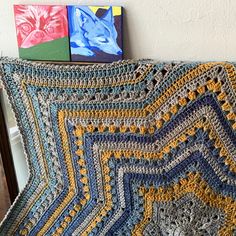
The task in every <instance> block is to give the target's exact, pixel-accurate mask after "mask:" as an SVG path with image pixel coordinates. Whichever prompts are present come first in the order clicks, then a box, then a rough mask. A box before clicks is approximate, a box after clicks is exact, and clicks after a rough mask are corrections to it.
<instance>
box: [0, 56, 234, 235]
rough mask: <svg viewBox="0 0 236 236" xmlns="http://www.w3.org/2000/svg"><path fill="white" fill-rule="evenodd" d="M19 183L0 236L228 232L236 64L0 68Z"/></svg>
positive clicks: (3, 64) (1, 63)
mask: <svg viewBox="0 0 236 236" xmlns="http://www.w3.org/2000/svg"><path fill="white" fill-rule="evenodd" d="M0 81H1V82H2V84H3V86H4V88H5V90H6V92H7V94H8V97H9V101H10V104H11V106H12V108H13V111H14V113H15V117H16V120H17V124H18V127H19V129H20V133H21V135H22V142H23V146H24V150H25V154H26V156H27V162H28V168H29V179H28V182H27V184H26V186H25V188H24V189H23V191H22V192H21V193H20V194H19V195H18V197H17V199H16V200H15V202H14V204H13V205H12V207H11V209H10V210H9V212H8V214H7V215H6V217H5V218H4V220H3V221H2V222H1V224H0V235H1V236H11V235H31V236H35V235H39V236H40V235H54V236H56V235H66V236H67V235H82V236H85V235H90V236H95V235H110V236H112V235H134V236H136V235H137V236H139V235H146V236H153V235H154V236H155V235H164V236H166V235H173V236H174V235H181V236H182V235H183V236H184V235H185V236H190V235H191V236H192V235H199V236H200V235H204V236H205V235H208V236H214V235H225V236H229V235H236V132H235V131H236V64H234V63H229V62H206V63H201V62H155V61H151V60H137V61H132V60H130V61H119V62H115V63H111V64H101V65H90V66H66V65H53V64H43V63H35V62H27V61H23V60H20V59H10V58H1V59H0Z"/></svg>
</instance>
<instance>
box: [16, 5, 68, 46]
mask: <svg viewBox="0 0 236 236" xmlns="http://www.w3.org/2000/svg"><path fill="white" fill-rule="evenodd" d="M14 13H15V22H16V33H17V41H18V46H19V48H29V47H32V46H35V45H37V44H41V43H45V42H49V41H52V40H55V39H59V38H63V37H68V23H67V9H66V6H34V5H14Z"/></svg>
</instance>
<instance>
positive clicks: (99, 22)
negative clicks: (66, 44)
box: [67, 6, 123, 62]
mask: <svg viewBox="0 0 236 236" xmlns="http://www.w3.org/2000/svg"><path fill="white" fill-rule="evenodd" d="M67 8H68V20H69V35H70V51H71V60H72V61H86V62H112V61H117V60H121V59H122V58H123V45H122V7H119V6H68V7H67Z"/></svg>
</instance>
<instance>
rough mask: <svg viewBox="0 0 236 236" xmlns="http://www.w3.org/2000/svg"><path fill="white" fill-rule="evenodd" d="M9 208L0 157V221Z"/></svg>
mask: <svg viewBox="0 0 236 236" xmlns="http://www.w3.org/2000/svg"><path fill="white" fill-rule="evenodd" d="M9 207H10V198H9V193H8V189H7V182H6V177H5V173H4V170H3V166H2V158H1V156H0V221H1V220H2V219H3V217H4V216H5V214H6V212H7V210H8V208H9Z"/></svg>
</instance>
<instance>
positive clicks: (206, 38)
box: [0, 0, 236, 61]
mask: <svg viewBox="0 0 236 236" xmlns="http://www.w3.org/2000/svg"><path fill="white" fill-rule="evenodd" d="M3 2H4V3H3ZM33 3H38V4H90V5H92V4H95V5H98V4H99V5H109V4H111V5H122V6H124V8H125V16H124V21H125V22H124V38H125V52H126V53H125V57H126V58H155V59H158V60H234V61H236V43H235V39H236V1H235V0H123V1H121V0H113V1H112V0H107V1H106V0H97V1H95V0H87V1H85V0H84V1H78V0H33V1H30V0H1V3H0V51H1V52H2V55H4V56H17V55H18V51H17V44H16V35H15V28H14V27H15V26H14V17H13V9H12V5H13V4H33Z"/></svg>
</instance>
